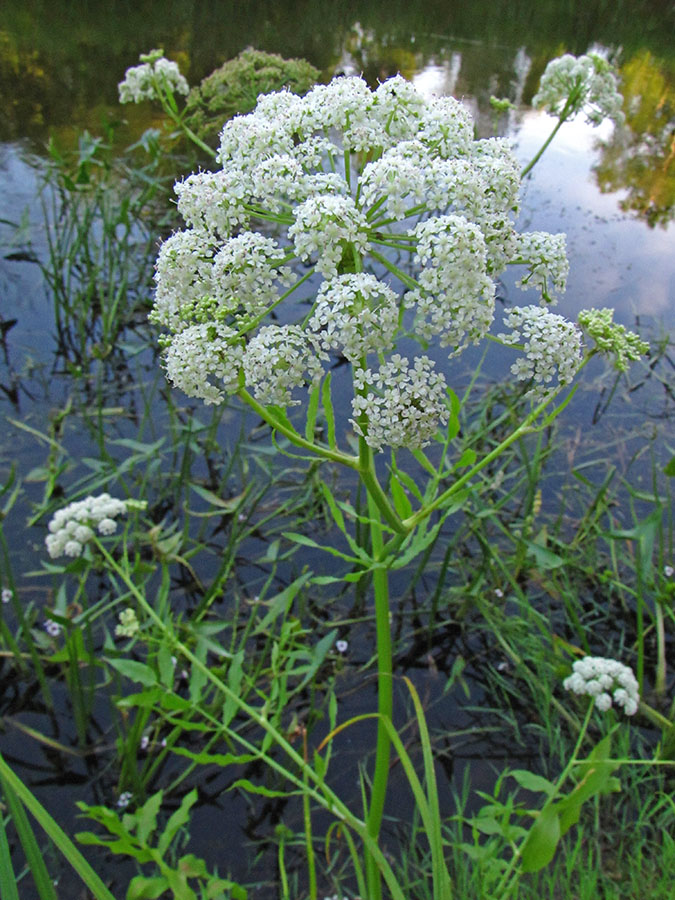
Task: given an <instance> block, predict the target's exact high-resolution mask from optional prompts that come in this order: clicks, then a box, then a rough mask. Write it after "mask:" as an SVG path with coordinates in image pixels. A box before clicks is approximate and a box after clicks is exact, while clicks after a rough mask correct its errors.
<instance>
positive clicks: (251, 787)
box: [228, 778, 302, 797]
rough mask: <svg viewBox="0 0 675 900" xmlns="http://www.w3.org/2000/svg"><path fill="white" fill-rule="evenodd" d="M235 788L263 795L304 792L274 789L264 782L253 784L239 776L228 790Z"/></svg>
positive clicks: (277, 795) (285, 795)
mask: <svg viewBox="0 0 675 900" xmlns="http://www.w3.org/2000/svg"><path fill="white" fill-rule="evenodd" d="M234 788H242V790H245V791H248V792H249V793H250V794H261V795H262V796H263V797H294V796H297V795H298V794H301V793H302V791H274V790H272V789H271V788H267V787H265V786H264V785H262V784H253V782H252V781H249V780H248V778H238V779H237V781H235V782H234V783H233V784H231V785H230V787H229V788H228V790H229V791H231V790H234Z"/></svg>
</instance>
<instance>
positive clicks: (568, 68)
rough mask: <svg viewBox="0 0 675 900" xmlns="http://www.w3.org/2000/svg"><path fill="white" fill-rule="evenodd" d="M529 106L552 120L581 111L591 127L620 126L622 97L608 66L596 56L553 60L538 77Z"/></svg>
mask: <svg viewBox="0 0 675 900" xmlns="http://www.w3.org/2000/svg"><path fill="white" fill-rule="evenodd" d="M532 105H533V106H536V107H540V108H542V109H545V110H546V112H548V113H550V114H551V115H553V116H558V117H559V118H560V117H561V116H564V117H565V118H569V117H570V116H574V115H576V114H577V113H578V112H581V111H583V112H584V114H585V115H586V119H587V121H588V122H589V123H591V124H592V125H599V124H600V122H602V120H603V119H605V118H609V119H613V120H614V121H615V122H616V123H617V124H618V125H621V124H623V121H624V118H625V116H624V114H623V111H622V109H621V107H622V105H623V97H622V96H621V94H620V93H619V92H618V90H617V79H616V75H615V73H614V70H613V69H612V66H611V65H610V63H608V62H607V60H606V59H603V57H602V56H598V54H597V53H589V54H588V55H587V56H579V57H576V56H572V55H571V54H569V53H565V55H564V56H560V57H558V58H557V59H552V60H551V62H550V63H549V64H548V65H547V66H546V70H545V71H544V74H543V75H542V77H541V81H540V83H539V90H538V91H537V93H536V94H535V96H534V97H533V98H532Z"/></svg>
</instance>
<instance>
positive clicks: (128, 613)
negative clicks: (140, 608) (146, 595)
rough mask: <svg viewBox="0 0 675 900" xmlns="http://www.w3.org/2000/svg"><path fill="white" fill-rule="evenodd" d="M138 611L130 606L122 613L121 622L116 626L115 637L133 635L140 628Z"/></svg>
mask: <svg viewBox="0 0 675 900" xmlns="http://www.w3.org/2000/svg"><path fill="white" fill-rule="evenodd" d="M140 627H141V625H140V622H139V621H138V618H137V616H136V611H135V610H134V609H132V608H131V607H130V606H127V608H126V609H123V610H122V612H121V613H120V617H119V624H117V625H116V626H115V637H129V638H130V637H133V636H134V635H135V634H137V633H138V631H139V630H140Z"/></svg>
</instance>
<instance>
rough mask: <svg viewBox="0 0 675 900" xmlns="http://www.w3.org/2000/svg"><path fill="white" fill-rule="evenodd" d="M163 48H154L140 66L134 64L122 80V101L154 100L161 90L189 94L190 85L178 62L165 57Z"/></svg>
mask: <svg viewBox="0 0 675 900" xmlns="http://www.w3.org/2000/svg"><path fill="white" fill-rule="evenodd" d="M162 52H163V51H161V50H153V51H152V52H151V53H149V54H148V55H147V56H141V60H144V62H142V64H141V65H140V66H132V67H131V68H130V69H127V70H126V72H125V73H124V81H120V83H119V85H118V88H119V95H120V103H141V101H143V100H154V99H156V98H157V97H158V93H159V91H160V90H163V91H169V92H171V93H174V94H189V93H190V86H189V84H188V83H187V81H186V80H185V78H184V77H183V76H182V75H181V74H180V69H179V68H178V63H175V62H171V60H168V59H165V58H164V56H163V55H162Z"/></svg>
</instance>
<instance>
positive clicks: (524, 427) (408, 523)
mask: <svg viewBox="0 0 675 900" xmlns="http://www.w3.org/2000/svg"><path fill="white" fill-rule="evenodd" d="M559 392H560V389H558V391H557V392H556V393H554V394H552V395H551V396H550V397H547V398H546V399H545V400H543V401H542V402H541V403H539V404H538V405H537V406H536V407H535V408H534V409H533V410H532V412H531V413H529V415H528V416H526V418H525V420H524V421H523V422H522V424H521V425H519V426H518V428H516V430H515V431H512V432H511V434H510V435H509V436H508V437H507V438H505V439H504V440H503V441H502V442H501V444H498V445H497V446H496V447H495V448H494V449H493V450H491V451H490V452H489V453H487V454H486V455H485V456H484V457H483V458H482V459H481V460H480V462H477V463H476V464H475V465H474V466H472V467H471V468H470V469H469V471H468V472H465V474H464V475H462V476H461V477H460V478H458V479H457V481H455V482H454V484H452V485H451V486H450V487H449V488H448V489H447V491H444V492H443V493H442V494H440V496H438V497H437V498H436V499H435V500H434V501H432V502H431V503H428V504H426V505H425V506H423V507H422V508H421V509H419V510H418V511H417V512H416V513H414V515H412V516H408V518H407V519H403V526H404V527H405V528H406V529H407V530H408V531H412V530H413V528H415V527H416V526H417V525H419V523H420V522H422V521H424V519H426V518H427V516H429V515H430V514H431V513H432V512H434V511H435V510H437V509H441V508H442V507H443V506H446V505H447V503H448V501H449V500H451V499H452V497H453V495H454V494H456V493H457V492H458V491H459V490H461V489H462V488H463V487H464V485H465V484H467V482H469V481H470V480H471V479H472V478H473V477H474V476H475V475H477V474H478V473H479V472H480V471H481V470H482V469H484V468H485V466H487V465H489V464H490V463H491V462H492V460H494V459H496V458H497V457H498V456H501V454H502V453H503V452H504V450H506V449H507V447H510V446H511V444H513V443H514V441H517V440H518V439H519V438H521V437H523V435H525V434H527V433H528V432H530V431H535V430H537V428H538V427H541V426H535V425H534V423H535V421H536V420H537V419H538V418H539V416H540V415H541V413H542V412H543V411H544V410H545V409H546V407H547V406H548V405H549V403H551V401H552V400H553V399H554V398H555V397H556V396H557V395H558V393H559ZM573 393H574V392H573V391H571V392H570V393H569V394H568V396H567V398H566V401H565V403H563V404H562V405H561V406H560V407H559V408H558V410H557V411H556V414H557V412H561V411H562V409H563V407H564V406H565V405H566V404H567V402H569V400H570V399H571V398H572V394H573ZM386 549H387V548H385V550H386Z"/></svg>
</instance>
